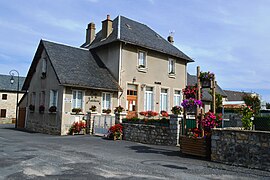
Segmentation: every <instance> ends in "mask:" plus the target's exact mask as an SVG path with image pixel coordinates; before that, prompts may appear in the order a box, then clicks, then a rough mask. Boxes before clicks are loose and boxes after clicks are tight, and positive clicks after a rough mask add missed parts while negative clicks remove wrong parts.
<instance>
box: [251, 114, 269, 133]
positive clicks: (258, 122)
mask: <svg viewBox="0 0 270 180" xmlns="http://www.w3.org/2000/svg"><path fill="white" fill-rule="evenodd" d="M253 123H254V125H255V129H256V130H261V131H270V116H266V117H261V116H256V117H255V118H254V121H253Z"/></svg>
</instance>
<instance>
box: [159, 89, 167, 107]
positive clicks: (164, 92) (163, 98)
mask: <svg viewBox="0 0 270 180" xmlns="http://www.w3.org/2000/svg"><path fill="white" fill-rule="evenodd" d="M160 111H168V89H161V92H160Z"/></svg>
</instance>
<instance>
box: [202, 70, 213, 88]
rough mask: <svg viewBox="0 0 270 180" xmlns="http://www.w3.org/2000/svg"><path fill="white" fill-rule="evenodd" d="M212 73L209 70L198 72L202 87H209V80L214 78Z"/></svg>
mask: <svg viewBox="0 0 270 180" xmlns="http://www.w3.org/2000/svg"><path fill="white" fill-rule="evenodd" d="M214 76H215V75H214V73H211V72H209V71H208V72H201V73H200V77H199V78H200V80H201V84H202V87H203V88H209V87H211V81H212V80H213V79H214Z"/></svg>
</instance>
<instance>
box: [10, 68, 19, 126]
mask: <svg viewBox="0 0 270 180" xmlns="http://www.w3.org/2000/svg"><path fill="white" fill-rule="evenodd" d="M14 72H16V73H17V75H18V83H17V103H16V120H15V128H17V125H18V104H19V102H18V101H19V86H20V82H19V77H20V74H19V72H18V71H17V70H15V69H13V70H11V71H9V74H10V75H11V78H10V84H13V83H14V82H15V80H14Z"/></svg>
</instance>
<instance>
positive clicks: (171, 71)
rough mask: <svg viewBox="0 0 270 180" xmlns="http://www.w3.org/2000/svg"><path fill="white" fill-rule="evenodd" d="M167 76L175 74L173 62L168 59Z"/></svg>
mask: <svg viewBox="0 0 270 180" xmlns="http://www.w3.org/2000/svg"><path fill="white" fill-rule="evenodd" d="M168 71H169V74H175V60H174V59H169V69H168Z"/></svg>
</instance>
